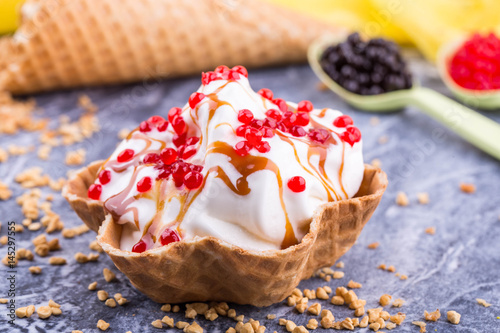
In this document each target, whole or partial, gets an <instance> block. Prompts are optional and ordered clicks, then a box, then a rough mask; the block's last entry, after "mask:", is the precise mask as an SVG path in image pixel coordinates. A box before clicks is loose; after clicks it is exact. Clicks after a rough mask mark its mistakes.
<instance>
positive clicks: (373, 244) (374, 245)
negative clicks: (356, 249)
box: [368, 242, 380, 250]
mask: <svg viewBox="0 0 500 333" xmlns="http://www.w3.org/2000/svg"><path fill="white" fill-rule="evenodd" d="M379 245H380V243H379V242H375V243H371V244H368V248H369V249H372V250H375V249H376V248H377V247H379Z"/></svg>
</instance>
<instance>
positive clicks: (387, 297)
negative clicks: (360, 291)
mask: <svg viewBox="0 0 500 333" xmlns="http://www.w3.org/2000/svg"><path fill="white" fill-rule="evenodd" d="M391 299H392V296H391V295H388V294H383V295H382V296H380V300H379V303H380V305H382V306H386V305H389V303H390V302H391Z"/></svg>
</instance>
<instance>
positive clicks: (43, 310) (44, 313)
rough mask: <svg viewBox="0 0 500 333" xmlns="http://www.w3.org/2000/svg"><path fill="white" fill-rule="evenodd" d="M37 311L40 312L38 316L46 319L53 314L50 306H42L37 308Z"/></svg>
mask: <svg viewBox="0 0 500 333" xmlns="http://www.w3.org/2000/svg"><path fill="white" fill-rule="evenodd" d="M36 313H37V314H38V318H41V319H45V318H49V317H50V316H51V315H52V309H51V308H50V306H40V307H38V309H37V310H36Z"/></svg>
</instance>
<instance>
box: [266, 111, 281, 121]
mask: <svg viewBox="0 0 500 333" xmlns="http://www.w3.org/2000/svg"><path fill="white" fill-rule="evenodd" d="M266 116H268V117H269V118H272V119H274V120H276V121H280V120H281V112H280V111H279V110H276V109H269V110H267V111H266Z"/></svg>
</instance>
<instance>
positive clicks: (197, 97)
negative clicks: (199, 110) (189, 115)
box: [189, 92, 206, 109]
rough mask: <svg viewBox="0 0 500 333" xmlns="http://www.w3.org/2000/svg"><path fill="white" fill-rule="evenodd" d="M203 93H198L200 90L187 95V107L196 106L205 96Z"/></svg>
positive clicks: (192, 107)
mask: <svg viewBox="0 0 500 333" xmlns="http://www.w3.org/2000/svg"><path fill="white" fill-rule="evenodd" d="M205 97H206V96H205V94H203V93H200V92H195V93H192V94H191V96H189V107H190V108H191V109H194V108H196V106H197V105H198V104H199V103H200V102H201V101H202V100H203V99H204V98H205Z"/></svg>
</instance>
